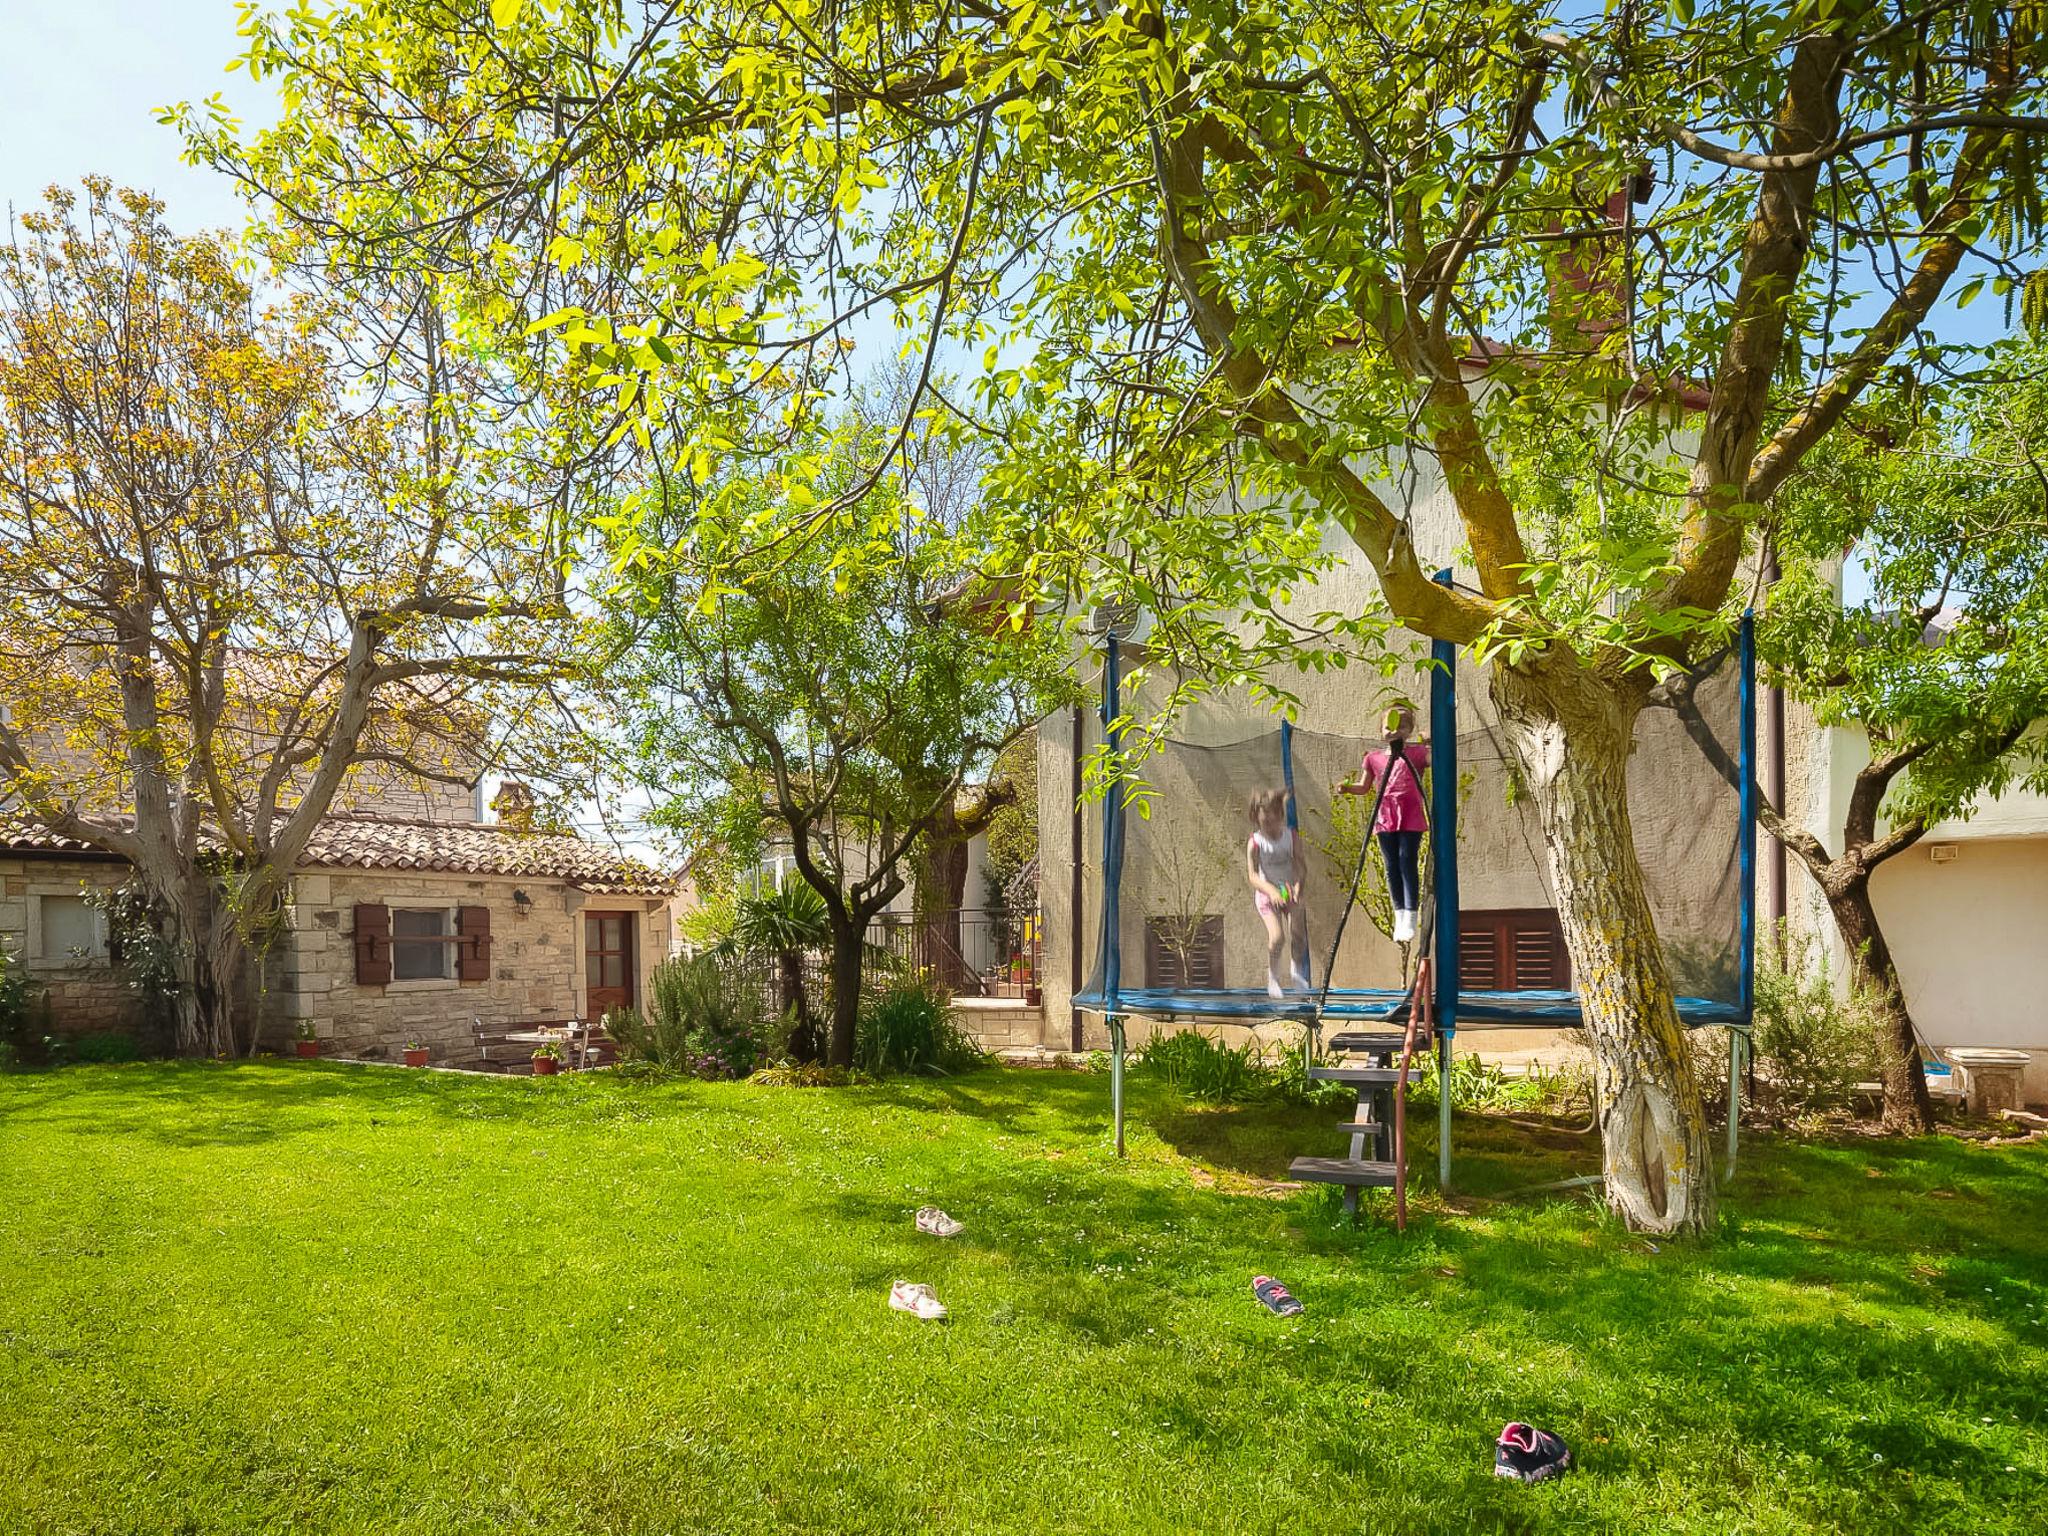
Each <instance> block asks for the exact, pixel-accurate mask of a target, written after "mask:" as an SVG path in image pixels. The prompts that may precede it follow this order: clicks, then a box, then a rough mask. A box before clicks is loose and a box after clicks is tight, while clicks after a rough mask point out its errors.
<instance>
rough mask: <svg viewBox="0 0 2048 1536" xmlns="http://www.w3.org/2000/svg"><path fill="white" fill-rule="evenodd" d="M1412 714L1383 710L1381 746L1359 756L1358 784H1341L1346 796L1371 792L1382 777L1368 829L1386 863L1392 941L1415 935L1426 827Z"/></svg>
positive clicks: (1425, 757) (1420, 747) (1424, 752)
mask: <svg viewBox="0 0 2048 1536" xmlns="http://www.w3.org/2000/svg"><path fill="white" fill-rule="evenodd" d="M1414 730H1415V715H1414V713H1413V712H1412V711H1410V710H1408V709H1407V708H1405V707H1403V708H1398V709H1392V710H1389V711H1388V712H1387V744H1386V746H1384V747H1376V748H1374V749H1373V750H1372V751H1370V752H1368V753H1366V754H1365V759H1364V761H1363V762H1361V763H1360V764H1359V765H1358V782H1357V783H1356V784H1346V785H1345V786H1344V793H1345V794H1347V795H1371V794H1373V793H1374V792H1375V791H1377V790H1378V788H1379V785H1380V783H1381V781H1382V780H1384V781H1385V783H1386V786H1387V787H1386V790H1385V792H1384V793H1382V794H1381V795H1380V808H1379V813H1378V814H1377V815H1375V816H1374V817H1373V822H1372V830H1373V833H1374V835H1375V836H1377V837H1378V838H1379V842H1380V861H1381V862H1382V863H1383V864H1385V865H1386V867H1387V891H1388V894H1389V895H1391V896H1392V897H1393V898H1394V942H1395V943H1397V944H1407V943H1410V942H1412V941H1413V940H1414V939H1415V937H1416V925H1417V914H1418V913H1419V912H1420V911H1421V910H1422V834H1423V833H1424V832H1425V831H1427V830H1428V829H1429V813H1428V812H1427V811H1426V810H1425V809H1424V808H1423V800H1422V770H1423V769H1425V768H1427V767H1428V766H1429V746H1428V744H1427V743H1421V742H1410V741H1409V740H1408V737H1409V736H1410V735H1411V734H1412V733H1413V732H1414Z"/></svg>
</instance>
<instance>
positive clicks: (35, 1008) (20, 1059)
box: [0, 944, 52, 1067]
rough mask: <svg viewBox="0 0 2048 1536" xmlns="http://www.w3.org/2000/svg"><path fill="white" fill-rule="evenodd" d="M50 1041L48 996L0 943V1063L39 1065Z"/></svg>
mask: <svg viewBox="0 0 2048 1536" xmlns="http://www.w3.org/2000/svg"><path fill="white" fill-rule="evenodd" d="M51 1045H52V1041H51V1039H50V1008H49V999H48V998H46V997H45V996H44V995H43V989H42V988H41V987H39V986H37V985H36V983H35V981H34V979H33V978H32V977H31V976H30V975H29V973H28V967H27V966H25V965H23V964H22V962H21V961H20V960H18V959H16V958H15V957H14V956H13V955H11V954H9V953H8V951H7V946H6V945H5V944H0V1066H21V1067H40V1066H43V1065H45V1064H46V1063H47V1062H48V1061H49V1060H50V1049H51Z"/></svg>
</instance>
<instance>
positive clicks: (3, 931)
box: [0, 858, 136, 1034]
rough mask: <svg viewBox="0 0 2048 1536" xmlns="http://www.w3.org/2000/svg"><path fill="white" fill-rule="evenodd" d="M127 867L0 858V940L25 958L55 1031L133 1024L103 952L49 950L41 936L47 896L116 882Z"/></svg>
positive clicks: (129, 1000)
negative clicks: (89, 954) (81, 953)
mask: <svg viewBox="0 0 2048 1536" xmlns="http://www.w3.org/2000/svg"><path fill="white" fill-rule="evenodd" d="M127 872H128V866H127V865H125V864H118V863H113V862H111V861H107V860H97V859H92V860H88V859H24V858H0V944H4V945H5V946H6V948H7V953H8V955H9V957H10V958H11V959H13V960H25V961H26V962H27V965H28V969H29V972H30V974H31V975H32V976H33V977H34V979H35V981H36V983H37V985H38V986H40V987H41V988H42V989H43V991H44V993H45V994H46V995H47V997H48V999H49V1007H50V1024H51V1027H52V1028H53V1029H54V1030H56V1031H57V1032H58V1033H60V1034H89V1033H92V1032H94V1031H99V1030H115V1029H130V1028H133V1027H134V1025H135V1022H136V1020H135V1000H134V997H133V995H132V994H131V993H130V992H129V991H128V990H127V989H126V988H125V987H123V986H122V985H121V984H120V983H119V982H117V981H116V980H115V979H114V972H113V967H112V965H111V964H110V963H109V962H108V960H107V959H106V957H105V955H104V953H102V954H101V955H99V956H97V957H93V958H87V959H80V958H79V957H77V956H75V955H71V954H69V953H64V952H57V953H50V952H48V950H47V947H46V945H45V944H44V940H43V931H42V921H41V905H42V901H43V898H45V897H47V896H58V897H75V896H78V895H81V894H83V893H84V892H85V891H87V890H90V889H93V888H96V887H103V886H112V885H119V884H121V882H122V881H123V880H124V879H125V878H126V877H127Z"/></svg>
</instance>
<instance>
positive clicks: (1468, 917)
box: [1458, 907, 1572, 992]
mask: <svg viewBox="0 0 2048 1536" xmlns="http://www.w3.org/2000/svg"><path fill="white" fill-rule="evenodd" d="M1571 984H1572V962H1571V957H1570V955H1568V954H1567V953H1566V952H1565V947H1564V929H1563V928H1562V927H1561V926H1560V925H1559V923H1558V920H1557V914H1556V913H1555V912H1553V911H1551V910H1550V909H1549V908H1548V907H1527V908H1517V909H1513V910H1509V911H1501V912H1460V913H1459V914H1458V985H1459V986H1460V987H1462V988H1463V989H1464V990H1465V991H1467V992H1562V991H1565V990H1567V989H1569V988H1570V986H1571Z"/></svg>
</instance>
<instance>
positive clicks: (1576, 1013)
mask: <svg viewBox="0 0 2048 1536" xmlns="http://www.w3.org/2000/svg"><path fill="white" fill-rule="evenodd" d="M1677 1002H1678V1017H1679V1020H1680V1022H1681V1023H1683V1024H1685V1025H1686V1026H1687V1027H1688V1028H1692V1029H1700V1028H1705V1027H1707V1026H1710V1025H1717V1024H1729V1025H1736V1026H1741V1025H1745V1024H1747V1023H1748V1022H1749V1021H1748V1020H1747V1019H1746V1018H1744V1017H1743V1012H1742V1007H1741V1005H1740V1004H1739V1003H1728V1002H1719V1001H1716V1000H1715V999H1713V998H1707V997H1681V998H1679V999H1678V1000H1677ZM1107 1004H1108V999H1107V998H1106V997H1105V996H1104V995H1103V994H1102V992H1101V991H1099V990H1091V991H1087V992H1080V993H1076V994H1075V996H1074V1006H1075V1007H1076V1008H1080V1009H1083V1010H1085V1011H1087V1012H1090V1013H1104V1012H1107V1011H1108V1009H1107ZM1457 1006H1458V1015H1457V1022H1458V1023H1459V1024H1460V1025H1461V1026H1464V1027H1468V1028H1481V1027H1484V1026H1487V1025H1495V1026H1499V1027H1502V1028H1508V1029H1512V1028H1515V1027H1516V1026H1521V1027H1524V1028H1529V1029H1554V1028H1557V1027H1558V1026H1560V1025H1570V1024H1577V1023H1579V1022H1581V1021H1582V1019H1583V1018H1584V1012H1583V1010H1582V1008H1581V1007H1580V1003H1579V994H1578V993H1576V992H1460V993H1459V994H1458V1005H1457ZM1116 1011H1117V1012H1118V1013H1137V1014H1148V1015H1155V1016H1158V1017H1161V1018H1189V1019H1203V1018H1207V1019H1302V1020H1307V1019H1310V1018H1313V1017H1314V1016H1315V1011H1316V996H1315V994H1314V993H1313V992H1294V993H1289V994H1288V995H1287V996H1285V997H1273V996H1271V995H1269V994H1268V993H1267V992H1266V991H1265V990H1264V989H1263V988H1259V989H1253V988H1249V987H1244V988H1233V989H1226V990H1220V991H1213V992H1175V991H1171V990H1168V989H1167V988H1164V987H1138V988H1133V989H1131V990H1128V991H1125V990H1120V991H1118V993H1117V995H1116ZM1407 1016H1408V994H1407V993H1406V992H1405V991H1400V992H1397V991H1394V990H1392V989H1390V988H1378V987H1334V988H1332V989H1331V991H1330V996H1329V1001H1328V1003H1327V1005H1326V1006H1325V1007H1324V1009H1323V1017H1324V1019H1326V1020H1328V1019H1383V1020H1390V1021H1391V1020H1399V1019H1405V1018H1407Z"/></svg>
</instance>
